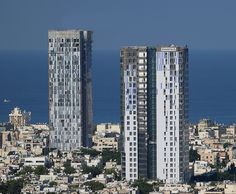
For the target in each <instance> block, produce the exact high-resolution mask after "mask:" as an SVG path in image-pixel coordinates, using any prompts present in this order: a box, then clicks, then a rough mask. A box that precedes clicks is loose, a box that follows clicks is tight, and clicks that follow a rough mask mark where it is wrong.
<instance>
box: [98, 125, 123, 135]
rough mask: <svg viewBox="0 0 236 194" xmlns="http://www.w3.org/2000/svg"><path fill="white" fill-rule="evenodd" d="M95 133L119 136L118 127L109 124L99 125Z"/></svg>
mask: <svg viewBox="0 0 236 194" xmlns="http://www.w3.org/2000/svg"><path fill="white" fill-rule="evenodd" d="M96 132H97V133H119V134H120V125H119V124H111V123H101V124H99V125H97V127H96Z"/></svg>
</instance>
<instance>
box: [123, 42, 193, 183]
mask: <svg viewBox="0 0 236 194" xmlns="http://www.w3.org/2000/svg"><path fill="white" fill-rule="evenodd" d="M120 57H121V129H122V142H123V147H122V176H123V177H125V179H126V180H129V181H134V180H136V179H139V178H150V179H160V180H163V181H164V182H167V183H178V182H185V181H187V180H188V178H189V175H188V170H189V169H188V166H189V153H188V150H189V147H188V127H187V124H188V49H187V47H178V46H175V45H170V46H160V47H156V48H154V47H125V48H122V49H121V52H120Z"/></svg>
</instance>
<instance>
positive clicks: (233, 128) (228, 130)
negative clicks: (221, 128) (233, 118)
mask: <svg viewBox="0 0 236 194" xmlns="http://www.w3.org/2000/svg"><path fill="white" fill-rule="evenodd" d="M226 134H227V135H229V136H232V137H233V138H234V137H235V134H236V125H231V126H229V127H227V128H226Z"/></svg>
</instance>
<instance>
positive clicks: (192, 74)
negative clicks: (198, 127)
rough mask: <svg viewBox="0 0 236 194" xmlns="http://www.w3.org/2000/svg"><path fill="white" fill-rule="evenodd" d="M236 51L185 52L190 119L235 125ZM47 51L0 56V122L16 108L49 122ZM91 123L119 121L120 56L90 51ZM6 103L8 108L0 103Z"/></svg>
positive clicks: (5, 53) (40, 120)
mask: <svg viewBox="0 0 236 194" xmlns="http://www.w3.org/2000/svg"><path fill="white" fill-rule="evenodd" d="M235 56H236V51H195V50H194V51H191V50H190V53H189V61H190V64H189V89H190V99H189V119H190V121H191V122H192V123H196V122H197V121H198V120H199V119H201V118H210V119H212V120H215V121H217V122H218V123H225V124H230V123H236V60H235ZM47 66H48V63H47V51H37V52H36V51H24V52H23V51H20V52H19V51H17V52H14V51H1V52H0V122H3V121H8V114H9V113H10V111H11V110H12V109H13V108H14V107H15V106H18V107H20V108H21V109H25V110H27V111H31V112H32V122H33V123H43V122H48V102H47V99H48V72H47ZM92 73H93V108H94V122H95V123H100V122H115V123H117V122H119V107H120V105H119V98H120V93H119V91H120V85H119V81H120V66H119V51H118V50H117V51H94V52H93V72H92ZM4 99H9V100H10V102H9V103H3V100H4Z"/></svg>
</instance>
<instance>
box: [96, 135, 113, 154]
mask: <svg viewBox="0 0 236 194" xmlns="http://www.w3.org/2000/svg"><path fill="white" fill-rule="evenodd" d="M92 141H93V148H94V149H96V150H97V151H103V149H108V150H118V140H117V138H116V137H106V136H99V135H94V136H93V138H92Z"/></svg>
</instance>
